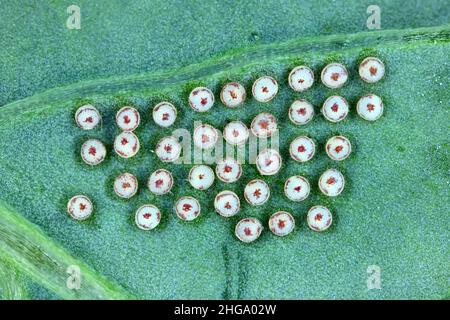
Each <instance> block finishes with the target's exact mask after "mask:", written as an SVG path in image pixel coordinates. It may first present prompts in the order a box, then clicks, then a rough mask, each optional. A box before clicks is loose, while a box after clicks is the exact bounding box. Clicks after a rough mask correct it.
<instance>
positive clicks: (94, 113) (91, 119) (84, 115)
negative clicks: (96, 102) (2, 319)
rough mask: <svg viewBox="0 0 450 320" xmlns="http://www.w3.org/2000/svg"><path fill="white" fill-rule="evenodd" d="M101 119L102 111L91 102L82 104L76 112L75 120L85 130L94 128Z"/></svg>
mask: <svg viewBox="0 0 450 320" xmlns="http://www.w3.org/2000/svg"><path fill="white" fill-rule="evenodd" d="M101 120H102V117H101V115H100V112H98V110H97V109H96V108H95V107H94V106H93V105H91V104H87V105H84V106H81V107H80V108H78V110H77V112H76V113H75V122H76V123H77V125H78V127H80V128H81V129H83V130H92V129H94V128H95V127H96V126H97V125H98V124H99V123H100V121H101Z"/></svg>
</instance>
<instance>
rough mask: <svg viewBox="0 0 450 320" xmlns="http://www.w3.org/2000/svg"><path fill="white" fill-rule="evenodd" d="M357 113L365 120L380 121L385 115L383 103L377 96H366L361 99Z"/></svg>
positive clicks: (357, 106)
mask: <svg viewBox="0 0 450 320" xmlns="http://www.w3.org/2000/svg"><path fill="white" fill-rule="evenodd" d="M356 111H357V112H358V114H359V116H360V117H361V118H363V119H364V120H367V121H375V120H378V119H379V118H380V117H381V116H382V115H383V101H382V100H381V98H380V97H379V96H377V95H374V94H366V95H365V96H362V97H361V98H360V99H359V101H358V103H357V105H356Z"/></svg>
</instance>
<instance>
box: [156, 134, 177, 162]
mask: <svg viewBox="0 0 450 320" xmlns="http://www.w3.org/2000/svg"><path fill="white" fill-rule="evenodd" d="M155 153H156V155H157V156H158V158H159V159H160V160H161V161H162V162H174V161H176V160H178V159H179V158H180V154H181V145H180V143H179V142H178V139H177V138H175V137H173V136H168V137H164V138H162V139H160V140H159V141H158V143H157V144H156V147H155Z"/></svg>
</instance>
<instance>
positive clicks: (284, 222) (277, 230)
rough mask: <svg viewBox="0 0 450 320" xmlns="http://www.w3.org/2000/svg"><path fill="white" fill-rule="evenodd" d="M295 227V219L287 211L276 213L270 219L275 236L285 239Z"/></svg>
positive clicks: (270, 227)
mask: <svg viewBox="0 0 450 320" xmlns="http://www.w3.org/2000/svg"><path fill="white" fill-rule="evenodd" d="M294 227H295V220H294V217H293V216H292V215H291V214H290V213H289V212H286V211H278V212H275V213H274V214H273V215H272V216H271V217H270V219H269V229H270V231H272V233H273V234H274V235H277V236H279V237H284V236H287V235H288V234H290V233H291V232H292V231H293V230H294Z"/></svg>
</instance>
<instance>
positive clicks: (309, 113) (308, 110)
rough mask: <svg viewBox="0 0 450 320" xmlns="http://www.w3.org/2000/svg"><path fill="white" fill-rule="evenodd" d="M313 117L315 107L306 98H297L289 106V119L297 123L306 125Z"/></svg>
mask: <svg viewBox="0 0 450 320" xmlns="http://www.w3.org/2000/svg"><path fill="white" fill-rule="evenodd" d="M313 117H314V107H313V105H312V104H311V103H310V102H308V101H307V100H305V99H299V100H295V101H294V102H293V103H292V104H291V106H290V108H289V119H290V120H291V121H292V123H294V124H296V125H305V124H307V123H308V122H310V121H311V120H312V118H313Z"/></svg>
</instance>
